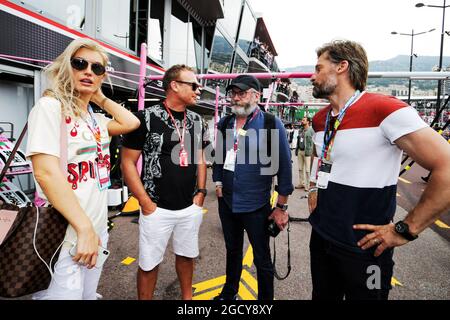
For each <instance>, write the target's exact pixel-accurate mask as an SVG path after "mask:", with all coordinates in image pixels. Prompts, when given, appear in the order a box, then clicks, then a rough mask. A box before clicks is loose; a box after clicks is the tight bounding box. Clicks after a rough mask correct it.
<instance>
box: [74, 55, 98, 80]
mask: <svg viewBox="0 0 450 320" xmlns="http://www.w3.org/2000/svg"><path fill="white" fill-rule="evenodd" d="M70 64H71V65H72V68H74V69H75V70H78V71H83V70H85V69H87V67H88V66H89V64H91V70H92V72H93V73H95V74H96V75H97V76H101V75H102V74H104V73H105V72H106V68H105V66H104V65H102V64H101V63H99V62H94V63H91V62H89V61H87V60H85V59H83V58H72V59H70Z"/></svg>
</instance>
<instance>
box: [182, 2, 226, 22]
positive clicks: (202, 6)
mask: <svg viewBox="0 0 450 320" xmlns="http://www.w3.org/2000/svg"><path fill="white" fill-rule="evenodd" d="M178 2H179V3H180V4H181V5H182V6H183V7H184V8H185V9H186V10H187V11H188V12H189V14H191V15H192V16H193V17H194V18H195V19H196V20H197V21H198V22H199V23H200V24H202V25H212V24H214V23H215V22H216V20H217V19H222V18H223V17H224V16H223V9H222V3H221V1H220V0H178Z"/></svg>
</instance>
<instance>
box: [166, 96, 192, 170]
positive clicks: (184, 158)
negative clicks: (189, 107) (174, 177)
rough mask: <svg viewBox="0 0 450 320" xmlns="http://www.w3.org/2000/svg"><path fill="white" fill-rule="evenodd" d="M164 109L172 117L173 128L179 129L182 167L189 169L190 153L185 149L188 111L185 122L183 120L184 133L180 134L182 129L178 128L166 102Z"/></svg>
mask: <svg viewBox="0 0 450 320" xmlns="http://www.w3.org/2000/svg"><path fill="white" fill-rule="evenodd" d="M163 104H164V107H166V110H167V113H168V114H169V116H170V119H171V120H172V123H173V126H174V127H175V129H177V133H178V137H179V138H180V146H181V148H180V154H179V156H180V167H187V166H188V153H187V151H186V149H185V148H184V134H185V132H186V111H184V120H183V133H182V134H181V133H180V129H179V128H178V126H177V123H176V122H175V118H174V117H173V115H172V112H171V111H170V109H169V107H168V106H167V103H166V101H164V103H163Z"/></svg>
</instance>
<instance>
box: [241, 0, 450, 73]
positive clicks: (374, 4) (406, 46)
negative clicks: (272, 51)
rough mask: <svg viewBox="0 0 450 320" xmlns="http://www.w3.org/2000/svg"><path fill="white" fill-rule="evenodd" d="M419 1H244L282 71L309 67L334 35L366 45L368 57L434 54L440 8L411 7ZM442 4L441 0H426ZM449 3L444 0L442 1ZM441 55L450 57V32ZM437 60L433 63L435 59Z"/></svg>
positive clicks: (448, 26) (448, 23) (449, 20)
mask: <svg viewBox="0 0 450 320" xmlns="http://www.w3.org/2000/svg"><path fill="white" fill-rule="evenodd" d="M421 1H422V0H371V1H370V0H359V1H358V0H249V2H250V6H251V7H252V9H253V11H254V12H255V13H256V12H259V13H261V14H262V16H263V18H264V21H265V23H266V26H267V29H268V31H269V34H270V35H271V38H272V42H273V43H274V45H275V48H276V50H277V52H278V57H277V62H278V65H279V66H280V68H281V69H284V68H289V67H295V66H299V65H314V64H315V62H316V53H315V50H316V49H317V48H318V47H320V46H321V45H322V44H324V43H326V42H329V41H331V40H335V39H348V40H353V41H357V42H359V43H360V44H362V45H363V47H364V48H365V49H366V52H367V55H368V58H369V61H373V60H386V59H390V58H393V57H395V56H397V55H399V54H403V55H410V51H411V36H401V35H391V32H392V31H397V32H399V33H409V34H411V33H412V30H413V29H414V33H419V32H422V31H428V30H430V29H433V28H435V29H436V30H435V31H433V32H430V33H426V34H422V35H417V36H414V53H415V54H417V55H419V56H439V53H440V44H441V30H442V13H443V9H441V8H430V7H422V8H416V7H415V4H416V3H418V2H421ZM424 3H425V4H429V5H439V6H442V5H443V3H444V1H443V0H429V1H427V2H424ZM447 4H449V1H447ZM445 13H446V19H445V28H444V29H445V31H450V8H447V9H446V12H445ZM444 55H445V56H449V55H450V36H448V35H446V34H445V35H444ZM436 64H437V63H436Z"/></svg>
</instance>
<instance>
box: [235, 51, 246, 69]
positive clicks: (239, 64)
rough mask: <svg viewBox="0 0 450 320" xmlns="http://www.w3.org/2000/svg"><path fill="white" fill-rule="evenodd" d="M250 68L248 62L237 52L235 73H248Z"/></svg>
mask: <svg viewBox="0 0 450 320" xmlns="http://www.w3.org/2000/svg"><path fill="white" fill-rule="evenodd" d="M247 69H248V63H247V62H245V60H244V59H242V58H241V56H240V55H238V54H236V59H235V61H234V66H233V73H246V72H247Z"/></svg>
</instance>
